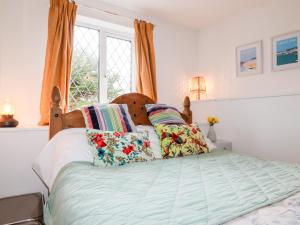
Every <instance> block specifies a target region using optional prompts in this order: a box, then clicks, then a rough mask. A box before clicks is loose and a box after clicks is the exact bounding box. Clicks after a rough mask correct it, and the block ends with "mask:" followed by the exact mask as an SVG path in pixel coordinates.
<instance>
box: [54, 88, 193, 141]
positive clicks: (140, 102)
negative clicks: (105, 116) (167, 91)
mask: <svg viewBox="0 0 300 225" xmlns="http://www.w3.org/2000/svg"><path fill="white" fill-rule="evenodd" d="M111 103H116V104H127V105H128V109H129V113H130V115H131V117H132V120H133V122H134V124H135V125H151V123H150V121H149V120H148V116H147V112H146V109H145V104H154V101H153V100H152V99H150V98H149V97H147V96H145V95H143V94H139V93H130V94H125V95H121V96H119V97H117V98H116V99H114V100H113V101H112V102H111ZM190 105H191V103H190V99H189V97H185V99H184V103H183V106H184V110H183V112H182V113H181V115H182V117H183V119H184V120H185V121H186V122H187V123H192V111H191V109H190ZM49 126H50V127H49V139H51V138H52V137H53V136H54V135H55V134H56V133H58V132H59V131H61V130H64V129H68V128H81V127H85V123H84V118H83V115H82V113H81V111H80V110H74V111H71V112H68V113H63V110H62V108H61V94H60V90H59V88H58V87H54V88H53V90H52V101H51V109H50V124H49Z"/></svg>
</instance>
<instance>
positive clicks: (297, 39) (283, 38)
mask: <svg viewBox="0 0 300 225" xmlns="http://www.w3.org/2000/svg"><path fill="white" fill-rule="evenodd" d="M299 57H300V31H295V32H290V33H287V34H282V35H278V36H275V37H273V38H272V71H281V70H288V69H296V68H300V60H299Z"/></svg>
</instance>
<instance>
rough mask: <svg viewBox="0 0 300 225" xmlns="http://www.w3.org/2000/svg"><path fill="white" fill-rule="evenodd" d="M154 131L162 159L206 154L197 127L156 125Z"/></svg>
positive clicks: (201, 135)
mask: <svg viewBox="0 0 300 225" xmlns="http://www.w3.org/2000/svg"><path fill="white" fill-rule="evenodd" d="M155 130H156V133H157V135H158V136H159V138H160V147H161V152H162V156H163V158H173V157H178V156H188V155H194V154H201V153H207V152H208V146H207V144H206V142H205V139H204V136H203V134H202V132H201V130H200V129H199V128H198V127H197V126H194V125H175V124H172V125H166V124H158V125H157V126H156V127H155Z"/></svg>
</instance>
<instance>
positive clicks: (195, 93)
mask: <svg viewBox="0 0 300 225" xmlns="http://www.w3.org/2000/svg"><path fill="white" fill-rule="evenodd" d="M203 94H206V85H205V79H204V77H193V78H192V79H191V82H190V97H191V100H200V99H201V95H203Z"/></svg>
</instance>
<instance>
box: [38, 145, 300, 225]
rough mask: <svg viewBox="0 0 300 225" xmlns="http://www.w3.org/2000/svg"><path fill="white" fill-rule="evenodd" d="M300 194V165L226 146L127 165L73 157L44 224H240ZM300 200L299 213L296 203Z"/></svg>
mask: <svg viewBox="0 0 300 225" xmlns="http://www.w3.org/2000/svg"><path fill="white" fill-rule="evenodd" d="M299 191H300V166H299V165H291V164H286V163H283V162H273V161H264V160H260V159H257V158H252V157H247V156H242V155H239V154H235V153H232V152H228V151H224V150H222V151H215V152H212V153H208V154H203V155H197V156H190V157H184V158H176V159H169V160H156V161H153V162H149V163H132V164H130V165H127V166H124V167H106V168H100V167H94V166H93V165H92V164H91V163H89V162H72V163H69V164H68V165H66V166H65V167H64V168H63V169H62V170H61V171H60V172H59V174H58V176H57V177H56V179H55V182H54V184H53V186H52V189H51V194H50V197H49V199H48V201H47V204H46V206H45V210H44V212H45V222H46V224H47V225H98V224H99V225H100V224H101V225H123V224H124V225H129V224H130V225H134V224H139V225H140V224H149V225H157V224H172V225H173V224H174V225H175V224H176V225H179V224H180V225H185V224H186V225H187V224H197V225H215V224H224V223H228V222H230V221H231V223H232V224H241V223H240V221H241V220H240V219H241V216H244V215H246V214H248V213H251V212H253V211H254V210H257V209H261V208H262V207H265V206H268V205H270V204H273V203H277V202H279V201H281V200H284V199H287V198H289V197H291V196H293V195H295V194H297V193H298V192H299ZM296 196H297V195H296ZM298 197H299V196H298ZM292 199H294V196H293V197H292ZM296 199H298V200H299V198H296ZM288 200H289V199H287V200H285V201H288ZM291 201H292V200H291ZM298 203H299V201H298ZM282 204H284V203H282ZM295 204H296V206H295V208H296V210H298V209H299V208H297V207H299V205H298V206H297V201H296V203H295ZM288 205H289V204H288ZM284 209H285V210H290V209H289V208H288V207H284ZM288 212H290V211H288ZM298 212H299V211H298ZM296 213H297V211H296ZM257 215H259V211H256V215H251V214H250V215H249V216H250V217H248V218H252V219H251V220H250V222H253V221H254V220H253V218H254V217H255V216H256V218H258V219H259V217H258V216H257ZM251 216H252V217H251ZM239 217H240V218H239ZM236 219H237V220H236ZM298 219H299V215H298ZM235 220H236V221H235ZM238 220H240V221H238ZM295 221H296V220H295ZM243 222H245V220H244V221H243ZM254 222H255V221H254ZM245 223H246V222H245ZM249 224H252V223H249ZM253 224H256V225H258V224H260V223H253ZM261 224H268V223H261ZM287 224H288V223H286V224H285V223H284V225H287ZM293 224H297V223H293Z"/></svg>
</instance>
